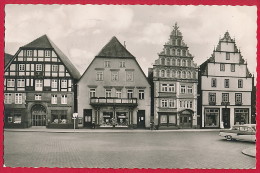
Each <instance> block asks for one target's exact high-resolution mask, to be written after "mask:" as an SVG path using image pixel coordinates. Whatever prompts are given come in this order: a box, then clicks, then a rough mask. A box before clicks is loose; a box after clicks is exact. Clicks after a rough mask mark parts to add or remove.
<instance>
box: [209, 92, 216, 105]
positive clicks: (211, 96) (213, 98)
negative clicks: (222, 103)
mask: <svg viewBox="0 0 260 173" xmlns="http://www.w3.org/2000/svg"><path fill="white" fill-rule="evenodd" d="M209 103H216V93H209Z"/></svg>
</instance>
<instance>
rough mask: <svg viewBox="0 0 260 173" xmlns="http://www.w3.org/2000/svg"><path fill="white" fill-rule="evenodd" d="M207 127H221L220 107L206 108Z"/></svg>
mask: <svg viewBox="0 0 260 173" xmlns="http://www.w3.org/2000/svg"><path fill="white" fill-rule="evenodd" d="M205 127H219V109H205Z"/></svg>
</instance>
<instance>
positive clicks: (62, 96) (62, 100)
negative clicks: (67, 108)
mask: <svg viewBox="0 0 260 173" xmlns="http://www.w3.org/2000/svg"><path fill="white" fill-rule="evenodd" d="M67 102H68V100H67V95H61V104H67Z"/></svg>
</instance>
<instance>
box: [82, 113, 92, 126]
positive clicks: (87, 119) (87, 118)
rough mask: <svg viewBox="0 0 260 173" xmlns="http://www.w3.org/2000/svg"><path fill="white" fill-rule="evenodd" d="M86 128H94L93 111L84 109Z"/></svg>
mask: <svg viewBox="0 0 260 173" xmlns="http://www.w3.org/2000/svg"><path fill="white" fill-rule="evenodd" d="M83 113H84V127H88V128H92V109H84V112H83Z"/></svg>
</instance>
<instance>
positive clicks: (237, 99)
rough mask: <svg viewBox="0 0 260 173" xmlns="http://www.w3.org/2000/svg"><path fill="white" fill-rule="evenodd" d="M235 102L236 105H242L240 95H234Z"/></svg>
mask: <svg viewBox="0 0 260 173" xmlns="http://www.w3.org/2000/svg"><path fill="white" fill-rule="evenodd" d="M235 101H236V103H242V93H236V94H235Z"/></svg>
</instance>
